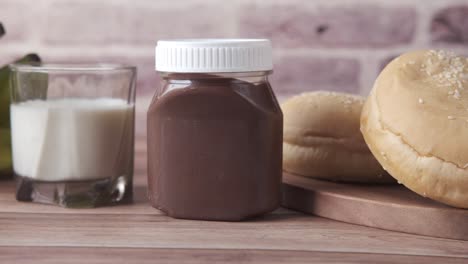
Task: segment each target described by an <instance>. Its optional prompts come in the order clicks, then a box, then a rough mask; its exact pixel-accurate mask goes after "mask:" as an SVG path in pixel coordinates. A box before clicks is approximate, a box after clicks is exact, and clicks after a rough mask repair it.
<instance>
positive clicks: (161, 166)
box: [147, 40, 283, 221]
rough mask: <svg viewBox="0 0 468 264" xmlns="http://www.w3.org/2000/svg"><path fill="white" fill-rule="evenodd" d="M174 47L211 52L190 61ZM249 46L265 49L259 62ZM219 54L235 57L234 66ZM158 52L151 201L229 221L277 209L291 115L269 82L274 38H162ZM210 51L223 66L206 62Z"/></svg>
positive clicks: (182, 213) (178, 212)
mask: <svg viewBox="0 0 468 264" xmlns="http://www.w3.org/2000/svg"><path fill="white" fill-rule="evenodd" d="M173 47H175V49H179V50H182V51H181V52H180V53H179V55H180V54H186V55H188V56H189V57H190V56H191V55H190V54H192V52H194V53H196V52H199V51H200V50H203V49H204V50H205V51H206V50H208V49H211V51H209V52H205V53H204V55H200V57H199V58H200V60H198V61H193V62H192V63H189V62H188V61H186V63H187V65H185V64H184V63H178V64H177V61H184V60H185V57H183V56H182V57H180V56H179V57H177V54H178V53H177V52H175V53H171V51H170V49H171V48H173ZM184 49H185V50H184ZM236 49H238V51H239V50H240V51H239V52H236V51H235V50H236ZM226 50H231V51H232V52H231V53H230V55H229V54H227V53H223V52H224V51H226ZM252 50H254V51H253V52H252ZM167 52H169V56H168V53H167ZM249 52H250V54H253V53H255V52H257V53H258V54H260V55H259V56H258V57H256V58H257V59H258V60H257V62H256V63H257V64H255V65H251V64H252V63H253V62H252V61H253V60H252V61H251V60H248V59H247V60H244V61H243V60H242V59H241V58H242V56H244V58H248V55H247V54H249ZM171 54H172V55H174V54H175V56H176V58H173V57H170V55H171ZM217 54H218V55H219V54H221V56H224V55H226V54H227V55H226V56H231V58H230V59H229V61H230V64H229V65H228V66H226V65H225V64H228V63H223V60H220V58H219V57H217ZM192 55H193V54H192ZM156 56H157V59H158V58H162V59H161V60H162V61H161V62H159V64H158V62H157V67H156V68H157V70H158V71H160V74H161V77H162V79H163V84H162V89H160V90H159V91H158V92H157V94H156V96H155V97H154V98H153V101H152V103H151V105H150V107H149V110H148V128H147V129H148V187H149V199H150V201H151V204H152V205H153V206H154V207H156V208H158V209H161V210H162V211H164V212H165V213H167V214H168V215H169V216H172V217H176V218H187V219H203V220H226V221H238V220H243V219H246V218H249V217H253V216H258V215H261V214H264V213H267V212H270V211H272V210H274V209H276V208H277V207H278V206H279V203H280V184H281V175H282V131H283V130H282V129H283V116H282V113H281V109H280V107H279V105H278V103H277V100H276V98H275V95H274V93H273V91H272V89H271V86H270V84H269V82H268V75H269V74H270V73H271V70H272V67H271V45H270V42H269V41H268V40H183V41H166V42H164V41H163V42H161V41H160V42H158V47H157V55H156ZM164 56H166V57H164ZM208 57H210V58H211V59H213V62H215V63H213V64H216V65H208V66H206V65H205V66H203V60H205V62H206V61H208V60H207V58H208ZM192 58H194V57H192ZM224 58H226V57H224ZM171 62H175V64H172V63H171ZM197 63H198V65H199V68H198V69H193V68H190V67H192V66H193V65H196V64H197ZM177 65H178V66H177ZM235 69H237V72H234V70H235ZM219 71H223V72H219ZM225 71H229V72H225Z"/></svg>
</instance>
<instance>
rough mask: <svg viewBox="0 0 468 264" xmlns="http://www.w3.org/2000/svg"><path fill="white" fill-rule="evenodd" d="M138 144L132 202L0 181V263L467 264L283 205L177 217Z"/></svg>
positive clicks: (447, 246)
mask: <svg viewBox="0 0 468 264" xmlns="http://www.w3.org/2000/svg"><path fill="white" fill-rule="evenodd" d="M145 171H146V153H145V148H144V145H143V144H141V140H140V141H139V143H138V142H137V148H136V161H135V172H136V175H135V199H134V200H135V202H134V203H133V204H127V205H119V206H112V207H103V208H96V209H65V208H60V207H56V206H50V205H40V204H33V203H20V202H17V201H15V199H14V183H13V182H11V181H9V182H5V181H3V182H0V263H17V262H21V263H35V264H41V263H155V262H161V263H224V262H226V263H251V262H255V263H285V262H287V263H376V262H379V263H429V262H442V261H443V262H444V263H445V262H446V263H466V262H467V261H468V259H467V258H468V242H466V241H458V240H450V239H440V238H428V237H423V236H417V235H410V234H405V233H398V232H391V231H385V230H380V229H374V228H368V227H363V226H357V225H352V224H347V223H343V222H337V221H332V220H328V219H325V218H320V217H315V216H309V215H304V214H302V213H298V212H295V211H291V210H287V209H279V210H277V211H275V212H274V213H272V214H269V215H267V216H264V217H260V218H256V219H253V220H250V221H246V222H239V223H226V222H209V221H190V220H178V219H173V218H170V217H167V216H165V215H164V214H162V213H161V212H160V211H158V210H156V209H154V208H152V207H151V206H150V205H149V204H148V203H147V200H146V189H145V184H146V175H145Z"/></svg>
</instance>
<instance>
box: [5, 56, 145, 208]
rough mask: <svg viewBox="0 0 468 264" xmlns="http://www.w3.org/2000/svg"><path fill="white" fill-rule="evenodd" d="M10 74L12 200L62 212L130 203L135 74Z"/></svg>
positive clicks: (36, 70) (101, 70)
mask: <svg viewBox="0 0 468 264" xmlns="http://www.w3.org/2000/svg"><path fill="white" fill-rule="evenodd" d="M10 68H11V70H12V91H11V98H12V100H11V106H10V120H11V136H12V150H13V170H14V174H15V178H16V198H17V200H19V201H32V202H39V203H50V204H57V205H60V206H64V207H95V206H102V205H107V204H111V203H117V202H122V201H128V200H130V199H131V195H132V178H133V149H134V108H135V75H136V68H135V67H129V66H122V65H47V64H45V65H37V66H36V65H24V64H17V65H11V66H10Z"/></svg>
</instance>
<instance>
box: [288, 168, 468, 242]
mask: <svg viewBox="0 0 468 264" xmlns="http://www.w3.org/2000/svg"><path fill="white" fill-rule="evenodd" d="M283 206H284V207H287V208H291V209H295V210H298V211H302V212H305V213H310V214H314V215H318V216H321V217H325V218H330V219H334V220H338V221H343V222H347V223H352V224H357V225H363V226H370V227H376V228H381V229H387V230H393V231H399V232H405V233H411V234H418V235H425V236H432V237H441V238H451V239H459V240H468V210H464V209H457V208H453V207H449V206H446V205H443V204H441V203H438V202H435V201H432V200H430V199H427V198H424V197H422V196H419V195H417V194H416V193H414V192H412V191H410V190H408V189H407V188H405V187H404V186H402V185H372V184H347V183H335V182H328V181H321V180H314V179H310V178H305V177H301V176H297V175H293V174H289V173H283Z"/></svg>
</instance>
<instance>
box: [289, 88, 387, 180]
mask: <svg viewBox="0 0 468 264" xmlns="http://www.w3.org/2000/svg"><path fill="white" fill-rule="evenodd" d="M363 103H364V98H363V97H360V96H355V95H350V94H343V93H334V92H324V91H319V92H311V93H304V94H301V95H298V96H295V97H292V98H290V99H289V100H287V101H286V102H284V103H283V104H282V110H283V115H284V136H283V169H284V170H285V171H288V172H292V173H296V174H299V175H303V176H310V177H314V178H320V179H326V180H333V181H344V182H365V183H374V182H376V183H379V182H392V181H394V180H393V179H392V178H391V177H390V176H388V174H386V173H385V172H384V170H383V169H382V167H381V166H380V165H379V164H378V162H377V161H376V160H375V158H374V157H373V156H372V154H371V152H370V151H369V149H368V148H367V146H366V144H365V142H364V139H363V138H362V135H361V133H360V131H359V118H360V114H361V109H362V105H363Z"/></svg>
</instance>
